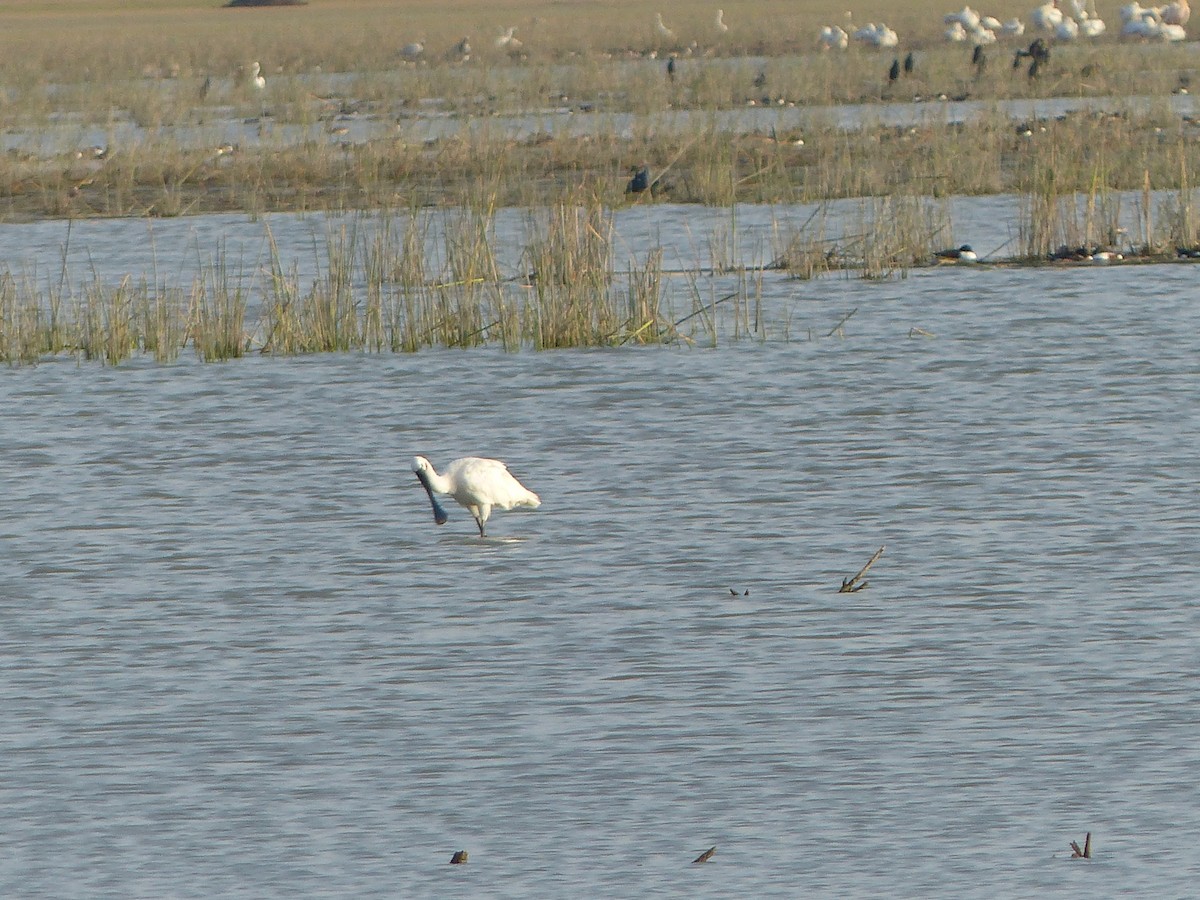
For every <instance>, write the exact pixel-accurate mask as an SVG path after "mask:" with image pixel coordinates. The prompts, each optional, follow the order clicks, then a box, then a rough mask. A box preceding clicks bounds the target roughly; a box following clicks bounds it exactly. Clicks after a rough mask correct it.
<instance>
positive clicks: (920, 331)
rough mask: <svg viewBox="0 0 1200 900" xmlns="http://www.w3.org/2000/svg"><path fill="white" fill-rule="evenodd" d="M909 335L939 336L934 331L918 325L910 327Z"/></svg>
mask: <svg viewBox="0 0 1200 900" xmlns="http://www.w3.org/2000/svg"><path fill="white" fill-rule="evenodd" d="M908 336H909V337H937V335H936V334H934V333H933V332H932V331H926V330H925V329H924V328H918V327H917V326H916V325H914V326H913V327H912V328H910V329H908Z"/></svg>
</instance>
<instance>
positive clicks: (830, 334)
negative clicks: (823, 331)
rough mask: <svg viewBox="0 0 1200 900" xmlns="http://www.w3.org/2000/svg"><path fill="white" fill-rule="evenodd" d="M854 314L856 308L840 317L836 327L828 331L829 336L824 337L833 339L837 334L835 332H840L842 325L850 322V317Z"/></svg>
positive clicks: (856, 310)
mask: <svg viewBox="0 0 1200 900" xmlns="http://www.w3.org/2000/svg"><path fill="white" fill-rule="evenodd" d="M856 312H858V307H857V306H856V307H854V309H852V310H850V312H848V313H846V314H845V315H844V316H842V318H841V319H840V320H839V321H838V323H837V324H836V325H834V326H833V328H831V329H830V331H829V334H827V335H825V337H833V336H834V335H835V334H837V332H838V331H840V330H841V327H842V326H843V325H845V324H846V323H847V322H848V321H849V320H850V317H851V316H852V315H854V314H855V313H856Z"/></svg>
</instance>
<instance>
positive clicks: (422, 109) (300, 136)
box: [0, 63, 1196, 157]
mask: <svg viewBox="0 0 1200 900" xmlns="http://www.w3.org/2000/svg"><path fill="white" fill-rule="evenodd" d="M654 65H656V66H657V65H659V63H655V64H654ZM355 102H356V101H353V99H350V98H348V99H347V103H348V104H350V105H353V104H354V103H355ZM1151 108H1164V109H1169V110H1170V111H1171V113H1173V114H1174V115H1177V116H1183V117H1193V116H1195V114H1196V104H1195V99H1194V98H1193V97H1192V96H1191V95H1190V94H1173V95H1168V96H1166V97H1150V96H1121V97H1045V98H1033V99H1019V100H970V99H965V100H961V99H960V100H953V99H949V98H947V97H946V95H945V94H940V95H939V94H935V95H930V96H927V97H922V98H920V99H918V100H910V99H904V100H897V101H888V102H871V103H858V104H840V105H836V106H805V105H796V104H791V105H787V104H784V105H770V104H768V105H762V104H761V103H754V104H753V105H746V106H740V107H736V108H732V109H718V110H697V109H677V110H658V111H655V112H653V113H650V114H639V113H632V112H621V111H611V110H604V109H603V104H602V103H599V104H598V103H596V102H594V101H591V100H577V99H576V100H573V99H571V98H569V97H565V96H563V97H561V98H560V97H558V96H550V97H547V100H546V105H545V107H544V108H542V109H534V110H527V111H523V112H521V113H515V114H513V113H491V114H489V113H486V112H485V113H470V112H456V111H452V110H449V109H447V108H446V107H445V104H444V101H442V100H441V99H439V98H428V99H426V100H424V101H421V102H420V103H419V104H418V105H417V106H415V107H406V108H403V109H399V110H391V111H387V112H379V111H374V112H371V111H368V112H354V113H350V114H342V115H337V116H336V117H333V116H332V114H330V113H323V112H321V111H320V110H319V109H317V110H314V112H313V114H314V115H315V116H320V120H319V121H316V122H312V123H309V124H299V123H295V122H286V121H277V120H276V117H275V112H274V111H273V110H272V106H271V103H270V102H269V100H267V101H264V103H263V105H262V106H261V108H260V109H259V110H257V111H255V114H254V115H251V116H245V115H238V114H237V111H236V110H235V109H233V108H232V107H216V108H213V109H210V110H209V111H208V115H207V116H206V117H205V120H204V122H203V123H202V124H195V123H191V122H188V123H183V124H171V125H160V126H156V127H153V128H146V127H144V126H142V125H140V124H138V123H137V122H135V121H133V120H132V119H122V118H120V117H113V118H111V120H110V121H109V122H107V123H105V124H104V125H102V126H100V125H93V124H89V123H86V122H84V121H82V119H80V118H79V117H77V116H74V115H72V114H66V115H63V116H61V117H60V118H59V119H58V120H56V121H55V122H54V123H53V124H52V125H51V126H48V127H47V126H43V127H39V128H36V129H31V130H13V131H7V132H4V133H0V151H3V152H16V153H19V154H30V155H32V156H36V157H53V156H56V155H61V154H63V153H74V152H75V151H77V150H80V149H82V148H85V147H93V146H99V147H104V148H106V149H107V150H108V151H109V152H110V153H115V152H119V151H121V150H124V149H129V148H134V147H140V146H143V145H145V144H148V143H151V142H153V143H156V144H165V145H166V146H169V147H172V148H182V149H188V150H196V149H204V148H210V149H213V150H215V149H216V148H218V147H221V146H222V145H225V144H231V145H233V146H234V147H236V148H239V149H242V150H249V149H265V150H272V149H281V148H285V147H295V146H299V145H302V144H312V143H314V142H315V143H322V142H327V143H331V144H334V145H337V146H348V145H357V144H364V143H366V142H368V141H379V140H400V141H404V142H407V143H410V144H420V143H430V144H434V143H436V142H438V141H443V140H447V139H450V138H461V137H466V136H473V137H481V138H482V137H487V138H491V139H493V140H525V139H528V138H531V137H533V136H535V135H540V134H552V135H555V136H557V137H582V136H588V135H604V136H607V137H617V138H620V139H622V140H632V139H634V138H637V137H639V136H641V135H643V134H645V133H646V132H653V133H657V134H660V135H662V134H671V133H678V134H679V135H680V136H681V139H684V138H688V137H691V136H694V135H695V134H696V133H697V132H703V131H705V130H706V129H716V130H717V131H719V132H728V133H733V134H768V133H771V132H772V130H778V131H779V132H780V133H787V134H791V133H796V132H799V133H803V132H804V131H805V129H810V130H816V131H822V130H825V129H827V128H829V127H834V128H839V129H842V130H847V131H853V130H857V129H861V128H871V127H881V126H883V127H916V126H930V127H936V126H945V125H951V124H958V123H965V122H973V121H977V120H980V119H984V118H987V117H995V116H1007V117H1009V118H1012V119H1014V120H1021V121H1034V120H1045V119H1051V118H1056V117H1062V116H1067V115H1070V114H1072V113H1077V112H1126V111H1129V110H1142V111H1144V110H1147V109H1151ZM331 129H337V131H332V130H331Z"/></svg>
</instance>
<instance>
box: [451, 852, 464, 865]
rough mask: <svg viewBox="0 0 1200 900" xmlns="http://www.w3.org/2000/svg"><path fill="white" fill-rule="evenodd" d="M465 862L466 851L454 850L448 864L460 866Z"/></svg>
mask: <svg viewBox="0 0 1200 900" xmlns="http://www.w3.org/2000/svg"><path fill="white" fill-rule="evenodd" d="M466 861H467V851H466V850H456V851H455V852H454V855H453V856H452V857H450V864H451V865H453V866H458V865H462V864H463V863H465V862H466Z"/></svg>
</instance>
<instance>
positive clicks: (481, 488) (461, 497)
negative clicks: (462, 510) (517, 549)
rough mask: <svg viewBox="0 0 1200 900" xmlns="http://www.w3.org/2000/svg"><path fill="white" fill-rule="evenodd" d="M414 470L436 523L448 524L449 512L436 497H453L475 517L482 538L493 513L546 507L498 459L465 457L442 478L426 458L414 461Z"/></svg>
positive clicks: (456, 461)
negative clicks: (431, 508)
mask: <svg viewBox="0 0 1200 900" xmlns="http://www.w3.org/2000/svg"><path fill="white" fill-rule="evenodd" d="M412 468H413V471H414V472H415V473H416V475H417V480H418V481H420V482H421V485H422V486H423V487H424V488H425V493H426V494H428V495H429V502H430V504H431V505H432V506H433V520H434V521H435V522H437V524H439V525H444V524H445V523H446V520H447V518H448V517H447V515H446V511H445V510H444V509H443V508H442V505H441V504H440V503H438V500H437V497H436V496H434V495H435V494H445V495H447V496H450V497H453V498H454V499H455V500H456V501H458V503H459V505H460V506H464V507H466V508H467V510H468V511H470V513H471V515H472V516H474V517H475V524H476V525H478V526H479V536H480V537H486V535H485V534H484V529H483V526H484V525H485V524H487V520H488V517H489V516H491V514H492V510H493V509H513V508H514V507H519V506H527V507H530V508H532V509H537V508H538V507H539V506H541V505H542V501H541V498H540V497H538V495H537V494H535V493H534V492H533V491H531V490H528V489H526V488H525V486H524V485H522V484H521V482H519V481H517V479H516V478H514V477H513V475H512V473H511V472H509V471H508V467H507V466H505V465H504V463H502V462H500V460H498V459H481V458H480V457H478V456H465V457H463V458H462V459H456V460H454V462H452V463H450V464H449V465H448V466H446V471H445V472H444V473H443V474H441V475H439V474H438V473H437V472H436V471H435V470H434V468H433V465H432V464H431V463H430V462H429V460H427V459H426V458H425V457H423V456H416V457H413V461H412Z"/></svg>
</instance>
